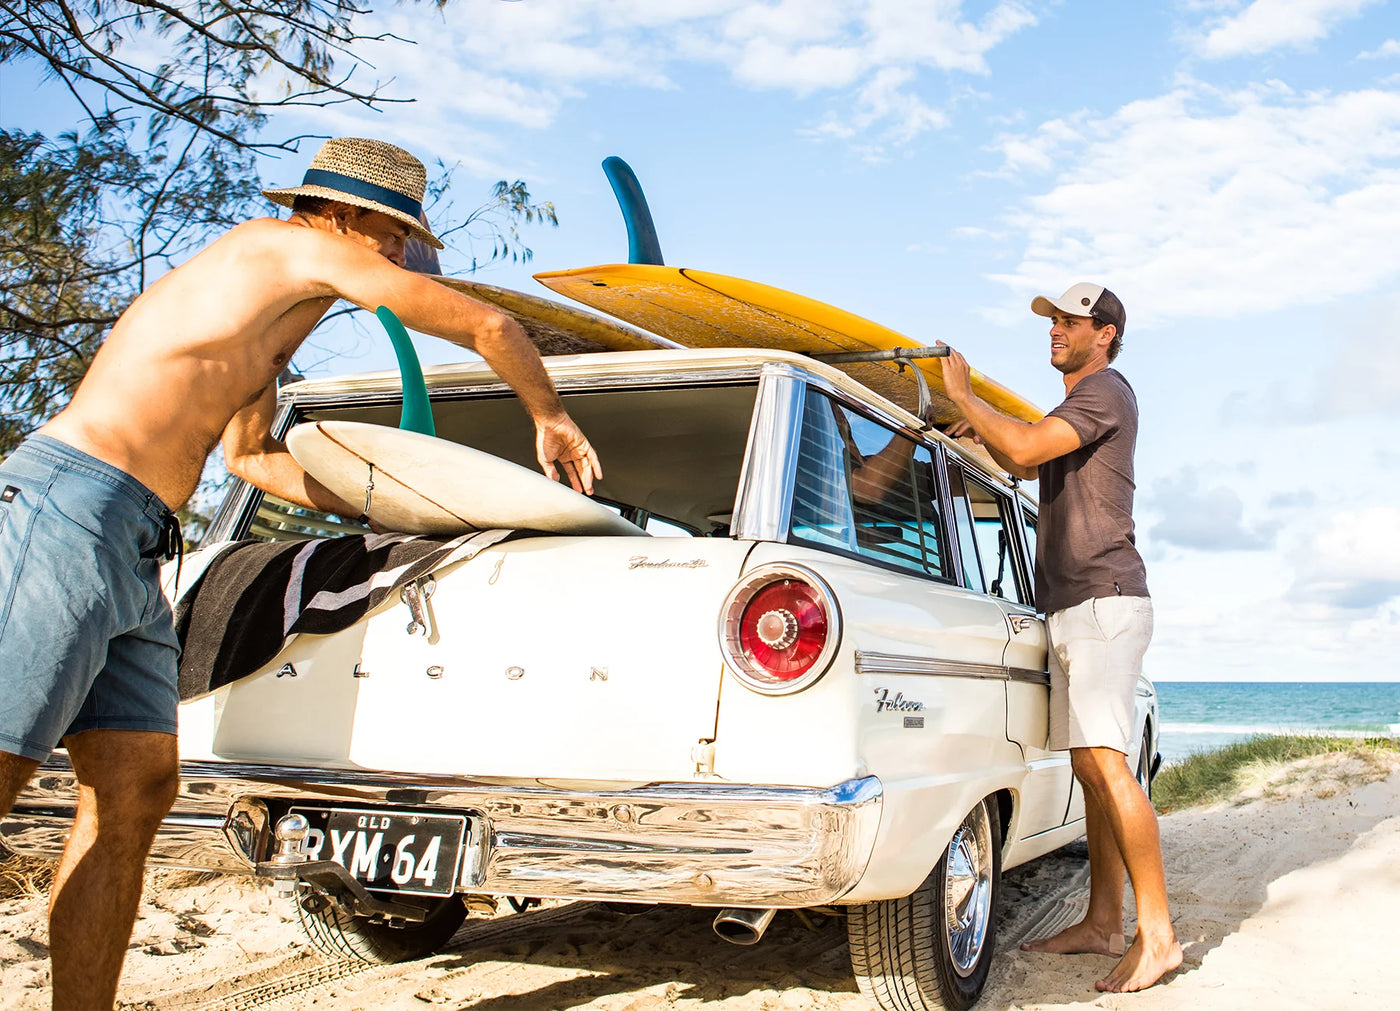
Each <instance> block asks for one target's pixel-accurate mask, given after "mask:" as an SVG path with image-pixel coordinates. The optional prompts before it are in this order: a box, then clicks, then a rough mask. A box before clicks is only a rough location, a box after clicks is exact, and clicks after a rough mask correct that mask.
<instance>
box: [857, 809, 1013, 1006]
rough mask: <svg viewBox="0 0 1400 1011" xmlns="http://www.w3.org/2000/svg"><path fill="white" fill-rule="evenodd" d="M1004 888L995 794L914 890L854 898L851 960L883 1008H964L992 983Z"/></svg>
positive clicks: (965, 821) (959, 831) (972, 814)
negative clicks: (867, 898)
mask: <svg viewBox="0 0 1400 1011" xmlns="http://www.w3.org/2000/svg"><path fill="white" fill-rule="evenodd" d="M1000 895H1001V822H1000V820H999V819H998V816H997V811H996V808H995V806H994V804H993V801H992V800H991V798H988V799H986V800H983V801H982V802H981V803H979V804H978V805H977V806H976V807H975V808H973V809H972V811H971V812H970V813H969V814H968V816H967V817H966V818H964V819H963V821H962V824H961V825H959V826H958V828H957V830H956V831H955V832H954V833H953V838H952V840H951V841H950V842H949V843H948V848H947V849H946V850H944V851H943V856H942V857H941V858H940V859H939V861H938V864H937V866H935V867H934V869H933V871H932V872H931V873H930V874H929V876H928V877H927V878H925V879H924V882H923V884H921V885H920V886H919V887H918V888H917V889H916V890H915V891H914V893H913V894H912V895H907V896H905V897H904V898H902V899H884V900H881V901H879V902H868V903H865V904H864V905H860V906H852V907H851V911H850V914H849V916H847V918H846V931H847V935H848V939H849V941H850V948H851V968H852V969H853V970H854V972H855V977H856V982H857V983H858V984H859V985H860V990H861V993H863V994H865V995H866V996H867V997H869V998H870V999H871V1000H873V1001H875V1003H877V1004H878V1005H879V1006H880V1007H881V1008H884V1009H885V1011H930V1009H934V1008H943V1009H949V1011H964V1009H966V1008H969V1007H971V1006H972V1005H973V1004H974V1003H976V1001H977V998H978V997H980V996H981V995H982V989H983V988H984V987H985V986H986V985H987V973H988V972H989V971H990V969H991V964H992V950H993V948H994V947H995V941H996V913H997V902H998V900H999V898H1000Z"/></svg>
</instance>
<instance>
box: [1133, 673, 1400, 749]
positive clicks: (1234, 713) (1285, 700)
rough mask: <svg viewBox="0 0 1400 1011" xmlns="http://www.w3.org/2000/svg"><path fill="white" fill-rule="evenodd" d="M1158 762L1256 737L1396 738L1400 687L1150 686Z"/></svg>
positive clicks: (1380, 684)
mask: <svg viewBox="0 0 1400 1011" xmlns="http://www.w3.org/2000/svg"><path fill="white" fill-rule="evenodd" d="M1156 685H1157V696H1158V699H1159V702H1160V706H1161V715H1162V740H1161V752H1162V761H1163V762H1164V763H1167V762H1176V761H1180V760H1181V759H1183V758H1185V757H1186V756H1188V755H1191V754H1193V753H1195V752H1197V751H1210V750H1213V749H1215V748H1219V747H1223V746H1224V745H1226V744H1233V743H1234V742H1235V741H1243V740H1248V739H1249V738H1250V737H1253V736H1255V735H1256V734H1286V733H1292V734H1327V735H1334V736H1340V737H1377V736H1385V735H1395V734H1397V733H1400V682H1396V681H1351V682H1341V683H1331V682H1312V681H1309V682H1295V681H1258V682H1247V681H1158V682H1156Z"/></svg>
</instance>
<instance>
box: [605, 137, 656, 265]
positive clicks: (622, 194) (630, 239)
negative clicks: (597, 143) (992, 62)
mask: <svg viewBox="0 0 1400 1011" xmlns="http://www.w3.org/2000/svg"><path fill="white" fill-rule="evenodd" d="M603 173H604V174H605V175H606V176H607V177H608V182H609V183H611V184H612V191H613V196H615V197H617V204H618V206H619V207H621V208H622V220H623V222H624V223H626V225H627V262H628V263H654V264H657V265H658V266H660V265H662V264H664V263H665V262H666V261H665V260H663V259H662V258H661V242H660V240H658V239H657V237H656V225H655V224H653V223H652V220H651V209H650V208H648V207H647V198H646V197H645V196H644V195H643V194H642V184H641V183H639V182H637V176H636V174H635V173H634V172H633V171H632V169H631V166H629V165H628V164H627V163H626V162H625V161H623V160H622V159H621V158H617V157H610V158H604V159H603Z"/></svg>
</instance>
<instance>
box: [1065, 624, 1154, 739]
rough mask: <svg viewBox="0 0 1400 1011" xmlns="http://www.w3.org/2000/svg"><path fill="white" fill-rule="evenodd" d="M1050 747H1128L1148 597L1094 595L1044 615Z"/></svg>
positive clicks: (1146, 634)
mask: <svg viewBox="0 0 1400 1011" xmlns="http://www.w3.org/2000/svg"><path fill="white" fill-rule="evenodd" d="M1045 630H1046V634H1047V636H1048V638H1049V640H1050V747H1051V748H1052V749H1053V750H1056V751H1060V750H1063V749H1065V748H1112V749H1113V750H1114V751H1121V752H1123V754H1125V755H1126V754H1129V753H1131V752H1132V750H1133V745H1134V744H1135V743H1136V742H1135V741H1133V731H1134V730H1135V727H1134V725H1133V724H1134V718H1133V710H1134V703H1135V700H1136V698H1137V681H1138V675H1139V674H1141V673H1142V657H1143V654H1144V653H1146V652H1147V644H1148V643H1149V642H1150V641H1151V639H1152V598H1151V597H1095V598H1093V599H1091V600H1086V601H1084V603H1082V604H1076V605H1074V606H1073V607H1067V608H1065V609H1064V610H1063V611H1055V612H1054V613H1053V614H1051V615H1050V616H1049V617H1047V618H1046V620H1045Z"/></svg>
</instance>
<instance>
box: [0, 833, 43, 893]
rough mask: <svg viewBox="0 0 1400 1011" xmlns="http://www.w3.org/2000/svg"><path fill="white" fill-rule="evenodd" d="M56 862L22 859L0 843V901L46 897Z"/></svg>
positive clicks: (29, 858) (30, 858)
mask: <svg viewBox="0 0 1400 1011" xmlns="http://www.w3.org/2000/svg"><path fill="white" fill-rule="evenodd" d="M56 866H57V862H56V861H53V860H41V859H39V858H37V857H22V856H20V855H19V854H18V853H16V852H14V851H13V850H11V849H10V848H9V847H8V846H6V845H5V844H4V843H3V842H0V899H14V898H19V897H21V896H28V897H31V898H33V897H37V896H41V895H47V894H48V891H49V885H51V884H52V883H53V872H54V868H55V867H56Z"/></svg>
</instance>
